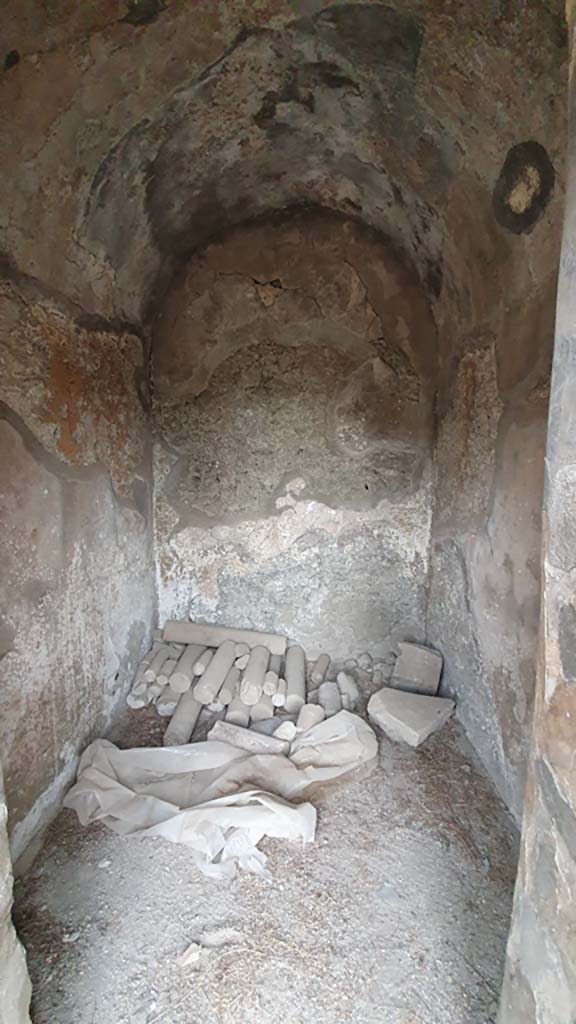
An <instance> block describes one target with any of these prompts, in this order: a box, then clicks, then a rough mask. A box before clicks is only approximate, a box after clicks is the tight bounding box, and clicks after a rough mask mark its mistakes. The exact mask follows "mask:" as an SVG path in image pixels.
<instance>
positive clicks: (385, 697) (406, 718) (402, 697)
mask: <svg viewBox="0 0 576 1024" xmlns="http://www.w3.org/2000/svg"><path fill="white" fill-rule="evenodd" d="M454 707H455V704H454V701H453V700H449V699H448V698H447V697H426V696H422V695H421V694H417V693H405V692H404V691H403V690H395V689H393V688H392V687H388V686H385V687H383V689H381V690H378V693H375V694H374V695H373V696H372V697H371V698H370V700H369V701H368V716H369V718H370V721H371V722H372V723H373V724H374V725H377V726H379V727H380V729H382V731H383V732H385V733H386V735H387V736H389V737H390V739H391V740H401V741H403V742H404V743H408V744H409V745H410V746H411V747H419V746H420V744H421V743H424V740H426V739H428V737H429V736H430V735H431V734H432V733H433V732H437V730H438V729H441V728H442V726H443V725H445V724H446V722H447V721H448V719H449V718H450V717H451V715H452V714H453V712H454Z"/></svg>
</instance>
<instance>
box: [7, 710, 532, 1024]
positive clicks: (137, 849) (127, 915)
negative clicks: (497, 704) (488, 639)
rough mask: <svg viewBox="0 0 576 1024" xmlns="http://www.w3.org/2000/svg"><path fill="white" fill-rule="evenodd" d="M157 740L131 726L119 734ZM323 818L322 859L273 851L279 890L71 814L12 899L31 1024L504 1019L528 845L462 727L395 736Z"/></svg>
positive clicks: (330, 801) (151, 726)
mask: <svg viewBox="0 0 576 1024" xmlns="http://www.w3.org/2000/svg"><path fill="white" fill-rule="evenodd" d="M135 715H138V716H140V717H139V718H138V719H136V718H135ZM161 728H163V725H160V724H159V723H158V719H157V718H152V717H149V716H147V715H146V713H142V712H137V713H131V715H130V716H129V717H128V718H127V719H126V721H125V722H124V723H123V724H122V727H121V728H120V729H119V730H118V731H117V733H116V735H115V736H114V737H112V738H113V739H115V741H116V742H118V743H119V744H120V745H121V746H128V745H130V744H131V743H132V744H133V745H139V746H142V745H146V744H148V743H151V744H155V743H157V742H158V741H159V735H160V733H159V729H161ZM136 734H137V738H136V739H135V736H136ZM318 809H319V826H318V832H317V839H316V842H315V843H314V844H313V845H309V846H307V847H305V848H301V847H299V846H296V845H293V844H290V843H286V842H282V841H279V840H267V841H265V842H264V844H263V848H264V849H265V852H266V853H267V855H268V857H269V861H268V868H269V869H270V872H271V874H272V881H265V880H263V879H260V878H258V877H255V876H253V875H246V874H243V875H239V876H238V877H237V878H236V879H234V880H233V881H231V882H225V883H222V882H215V881H212V880H209V879H206V878H205V877H204V876H203V875H201V874H200V873H199V872H198V870H197V869H196V868H195V866H194V865H193V863H192V862H191V859H190V856H189V854H188V853H187V851H186V849H184V848H181V847H177V846H174V845H171V844H169V843H166V842H164V841H162V840H156V839H147V840H137V839H123V838H120V837H118V836H116V835H114V834H113V833H111V832H109V831H108V830H107V829H106V828H105V827H104V826H103V825H100V824H97V825H94V826H91V827H90V828H87V829H83V828H82V827H81V826H80V825H79V823H78V821H77V819H76V816H75V814H74V813H73V812H72V811H62V813H61V814H60V816H59V817H58V819H57V820H56V822H55V823H54V824H53V825H52V827H51V828H50V829H49V831H48V833H47V836H46V839H45V843H44V846H43V848H42V850H41V852H40V854H39V855H38V856H37V858H36V859H35V861H34V862H33V864H32V866H31V868H30V869H29V871H28V872H27V873H26V874H25V875H24V876H23V877H21V878H20V879H19V880H18V882H17V884H16V892H15V898H16V923H17V926H18V928H19V932H20V935H21V937H22V939H23V941H24V942H25V944H26V947H27V951H28V960H29V968H30V973H31V976H32V982H33V986H34V997H33V1019H34V1022H35V1024H341V1022H342V1024H344V1022H354V1024H490V1022H492V1021H494V1019H495V1015H496V1009H497V1000H498V991H499V987H500V978H501V973H502V967H503V958H504V946H505V940H506V932H507V927H508V918H509V914H510V906H511V898H512V889H513V884H514V873H515V868H516V856H517V836H516V832H515V830H514V827H513V825H512V823H511V819H510V818H509V816H508V814H507V812H506V811H505V809H504V806H503V805H502V803H501V801H500V800H499V799H498V797H497V796H496V795H495V794H494V791H493V790H492V788H491V786H490V783H489V781H488V780H487V778H486V777H485V775H484V773H483V772H482V770H481V768H479V766H478V764H477V763H476V761H475V759H474V756H473V754H472V752H471V750H470V748H469V746H468V745H467V743H466V742H465V740H464V739H463V738H462V734H461V732H460V730H459V728H458V726H456V725H454V724H451V725H450V726H449V727H448V728H446V729H445V730H444V731H443V732H442V733H441V734H439V735H437V736H435V737H433V738H432V739H431V740H430V741H429V742H428V743H427V744H426V745H425V746H424V748H422V749H421V750H419V751H413V750H410V749H409V748H407V747H404V746H400V745H398V744H393V743H391V742H390V741H389V740H387V739H386V738H381V743H380V757H379V763H378V766H377V768H376V769H375V770H374V771H373V773H372V774H371V775H370V776H369V777H368V778H366V779H364V780H362V781H356V782H353V783H350V784H348V785H347V786H343V787H341V788H340V789H339V790H337V791H334V792H332V793H331V794H330V795H328V796H326V797H325V798H323V799H322V801H321V802H320V804H319V806H318ZM192 943H196V944H197V946H196V947H193V950H192V953H191V954H190V957H189V962H188V963H186V964H183V963H182V954H183V953H184V952H185V951H186V950H187V948H188V947H190V945H191V944H192Z"/></svg>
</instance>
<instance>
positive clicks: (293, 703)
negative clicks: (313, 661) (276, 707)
mask: <svg viewBox="0 0 576 1024" xmlns="http://www.w3.org/2000/svg"><path fill="white" fill-rule="evenodd" d="M284 676H285V678H286V700H285V703H284V706H285V708H286V710H287V711H294V712H296V711H300V708H301V707H302V705H303V704H305V703H306V655H305V654H304V648H303V647H300V644H292V645H291V646H290V647H289V648H288V650H287V651H286V658H285V665H284Z"/></svg>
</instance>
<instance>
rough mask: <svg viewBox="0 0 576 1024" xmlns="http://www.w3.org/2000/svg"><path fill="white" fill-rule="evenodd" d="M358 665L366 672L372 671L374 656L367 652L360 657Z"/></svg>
mask: <svg viewBox="0 0 576 1024" xmlns="http://www.w3.org/2000/svg"><path fill="white" fill-rule="evenodd" d="M358 665H359V666H360V668H363V669H364V671H365V672H371V671H372V655H371V654H368V652H367V651H365V652H364V654H359V655H358Z"/></svg>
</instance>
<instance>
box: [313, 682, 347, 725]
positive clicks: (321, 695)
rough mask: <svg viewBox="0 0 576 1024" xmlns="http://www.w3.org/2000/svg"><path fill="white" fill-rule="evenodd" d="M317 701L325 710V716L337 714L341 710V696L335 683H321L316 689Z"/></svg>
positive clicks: (329, 716)
mask: <svg viewBox="0 0 576 1024" xmlns="http://www.w3.org/2000/svg"><path fill="white" fill-rule="evenodd" d="M318 702H319V703H320V704H321V705H322V707H323V708H324V711H325V712H326V718H331V717H332V715H337V714H338V712H339V711H341V710H342V697H341V696H340V690H339V689H338V684H337V683H322V685H321V686H320V687H319V689H318Z"/></svg>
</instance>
